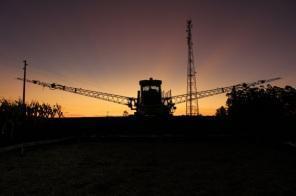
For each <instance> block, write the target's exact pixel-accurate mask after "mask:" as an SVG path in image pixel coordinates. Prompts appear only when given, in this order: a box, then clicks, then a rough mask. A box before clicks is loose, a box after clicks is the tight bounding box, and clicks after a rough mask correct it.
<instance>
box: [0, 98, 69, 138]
mask: <svg viewBox="0 0 296 196" xmlns="http://www.w3.org/2000/svg"><path fill="white" fill-rule="evenodd" d="M62 117H63V112H62V107H61V105H59V104H55V105H50V104H47V103H39V102H38V101H32V102H31V103H29V104H25V105H24V104H23V103H22V101H21V100H17V101H9V100H7V99H0V131H1V132H0V138H2V139H3V138H4V139H13V138H14V136H15V134H16V131H18V129H20V127H23V125H24V121H25V120H31V121H32V120H40V119H49V118H62ZM22 129H24V127H23V128H22Z"/></svg>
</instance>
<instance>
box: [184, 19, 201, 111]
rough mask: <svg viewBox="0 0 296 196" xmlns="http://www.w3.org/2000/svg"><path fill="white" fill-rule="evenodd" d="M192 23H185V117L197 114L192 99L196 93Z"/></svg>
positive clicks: (196, 102) (195, 101)
mask: <svg viewBox="0 0 296 196" xmlns="http://www.w3.org/2000/svg"><path fill="white" fill-rule="evenodd" d="M191 29H192V21H191V20H188V21H187V29H186V32H187V45H188V66H187V95H188V97H187V99H186V115H188V116H194V115H198V114H199V108H198V99H193V94H195V93H197V88H196V71H195V66H194V55H193V42H192V34H191Z"/></svg>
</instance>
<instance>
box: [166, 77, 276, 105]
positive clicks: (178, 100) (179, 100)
mask: <svg viewBox="0 0 296 196" xmlns="http://www.w3.org/2000/svg"><path fill="white" fill-rule="evenodd" d="M279 79H281V78H271V79H267V80H258V81H256V82H250V83H240V84H237V85H232V86H227V87H223V88H216V89H212V90H206V91H199V92H197V93H194V94H193V95H192V99H201V98H205V97H209V96H213V95H218V94H222V93H229V92H231V90H232V89H233V88H235V89H237V90H241V89H243V88H245V87H252V86H257V85H260V84H264V83H268V82H273V81H275V80H279ZM186 99H189V95H188V94H183V95H177V96H172V101H173V103H174V104H179V103H184V102H186Z"/></svg>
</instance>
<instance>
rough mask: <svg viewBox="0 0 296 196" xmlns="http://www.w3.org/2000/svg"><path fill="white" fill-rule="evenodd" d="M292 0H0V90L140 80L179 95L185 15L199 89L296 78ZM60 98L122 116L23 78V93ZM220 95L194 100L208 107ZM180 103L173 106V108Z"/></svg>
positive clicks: (180, 109)
mask: <svg viewBox="0 0 296 196" xmlns="http://www.w3.org/2000/svg"><path fill="white" fill-rule="evenodd" d="M295 10H296V3H295V1H294V0H290V1H289V0H278V1H272V0H261V1H260V0H254V1H252V0H250V1H248V0H246V1H238V0H233V1H227V0H223V1H220V0H207V1H206V0H192V1H189V0H179V1H177V0H176V1H172V0H168V1H161V0H146V1H144V0H134V1H132V0H122V1H121V0H117V1H115V0H106V1H100V0H71V1H70V0H42V1H41V0H1V2H0V98H7V99H11V100H15V99H18V98H20V97H21V93H22V83H21V82H19V81H17V80H16V77H18V76H22V67H23V60H24V59H27V62H28V64H29V65H28V74H27V76H28V78H30V79H37V80H41V81H46V82H56V83H61V84H65V85H69V86H73V87H81V88H86V89H90V90H98V91H103V92H109V93H115V94H119V95H125V96H132V97H136V96H137V90H138V88H139V84H138V82H139V80H142V79H148V78H149V77H153V78H155V79H160V80H162V81H163V89H164V90H166V91H167V90H170V89H171V90H172V94H173V95H178V94H183V93H186V67H187V45H186V31H185V29H186V20H187V19H189V18H191V19H192V21H193V33H192V36H193V43H194V55H195V65H196V69H197V88H198V90H207V89H212V88H216V87H223V86H228V85H232V84H236V83H240V82H249V81H256V80H258V79H267V78H273V77H277V76H280V77H283V80H281V81H278V82H274V83H273V84H274V85H278V86H284V85H286V84H289V85H292V86H294V87H295V83H296V77H295V76H296V25H295V21H296V11H295ZM31 100H37V101H40V102H47V103H50V104H55V103H59V104H61V105H62V107H63V110H64V113H65V115H66V116H105V115H107V114H108V115H122V113H123V111H124V110H127V111H128V112H129V113H130V114H131V113H132V111H130V110H128V107H126V106H121V105H117V104H113V103H108V102H105V101H101V100H97V99H94V98H88V97H83V96H80V95H75V94H71V93H67V92H62V91H52V90H49V89H44V88H42V87H40V86H35V85H32V84H28V85H27V101H29V102H30V101H31ZM225 101H226V96H225V95H219V96H214V97H210V98H205V99H201V100H200V101H199V106H200V111H201V113H202V114H204V115H209V114H214V113H215V111H216V109H217V108H218V107H220V106H221V105H224V104H225ZM184 113H185V104H181V105H177V111H176V114H177V115H181V114H184Z"/></svg>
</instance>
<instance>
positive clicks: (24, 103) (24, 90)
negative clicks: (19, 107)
mask: <svg viewBox="0 0 296 196" xmlns="http://www.w3.org/2000/svg"><path fill="white" fill-rule="evenodd" d="M27 65H28V64H27V61H26V60H24V68H23V69H24V80H23V105H24V107H25V105H26V76H27ZM25 112H26V110H25Z"/></svg>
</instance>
